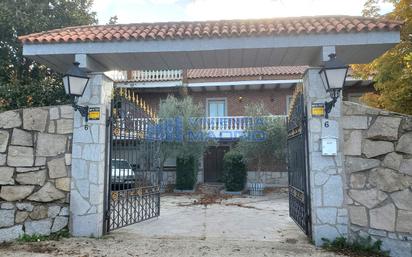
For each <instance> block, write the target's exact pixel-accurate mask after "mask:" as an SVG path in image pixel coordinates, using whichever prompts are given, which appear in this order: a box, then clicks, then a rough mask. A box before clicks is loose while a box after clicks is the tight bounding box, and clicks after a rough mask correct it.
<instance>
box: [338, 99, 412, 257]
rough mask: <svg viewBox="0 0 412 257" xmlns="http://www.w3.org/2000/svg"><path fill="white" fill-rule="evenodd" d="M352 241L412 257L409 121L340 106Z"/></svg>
mask: <svg viewBox="0 0 412 257" xmlns="http://www.w3.org/2000/svg"><path fill="white" fill-rule="evenodd" d="M342 113H343V115H344V119H345V120H346V122H345V127H344V145H345V168H346V169H345V172H346V181H347V184H346V192H347V199H346V202H347V205H348V211H349V220H350V237H351V238H353V239H356V238H357V237H367V236H368V235H370V236H371V237H372V239H373V240H381V241H382V242H383V243H382V247H383V249H384V250H390V251H391V252H390V254H391V256H396V257H410V256H412V242H411V240H412V191H411V186H412V117H411V116H405V115H400V114H397V113H391V112H387V111H382V110H378V109H373V108H369V107H366V106H362V105H359V104H355V103H351V102H344V104H343V109H342Z"/></svg>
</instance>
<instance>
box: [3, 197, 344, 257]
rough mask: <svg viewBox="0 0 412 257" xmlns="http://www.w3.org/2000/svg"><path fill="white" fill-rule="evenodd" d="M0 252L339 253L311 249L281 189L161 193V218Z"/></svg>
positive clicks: (32, 256) (5, 247)
mask: <svg viewBox="0 0 412 257" xmlns="http://www.w3.org/2000/svg"><path fill="white" fill-rule="evenodd" d="M0 256H9V257H12V256H30V257H37V256H119V257H120V256H165V257H166V256H171V257H172V256H178V257H183V256H194V257H195V256H196V257H197V256H216V257H225V256H248V257H249V256H250V257H252V256H253V257H254V256H279V257H280V256H282V257H285V256H291V257H292V256H325V257H326V256H341V255H336V254H333V253H329V252H324V251H322V250H318V249H316V248H315V247H314V246H313V245H311V244H310V243H309V242H308V240H307V238H306V236H305V235H304V234H303V233H302V232H301V231H300V230H299V228H298V227H297V226H296V225H295V224H294V223H293V221H292V220H291V219H290V218H289V216H288V199H287V194H285V193H275V194H270V195H268V196H263V197H256V196H254V197H249V196H247V197H239V196H237V197H229V198H227V199H221V198H202V196H201V195H165V196H162V210H161V216H160V217H159V218H157V219H153V220H149V221H146V222H142V223H139V224H135V225H131V226H128V227H125V228H122V229H119V230H116V231H113V232H112V233H111V234H110V235H108V236H105V237H103V238H101V239H92V238H82V239H79V238H68V239H64V240H61V241H58V242H54V241H50V242H38V243H24V244H18V243H14V244H8V245H2V246H0Z"/></svg>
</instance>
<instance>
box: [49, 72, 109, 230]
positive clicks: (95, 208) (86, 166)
mask: <svg viewBox="0 0 412 257" xmlns="http://www.w3.org/2000/svg"><path fill="white" fill-rule="evenodd" d="M112 90H113V82H112V81H111V80H110V79H109V78H107V77H106V76H105V75H103V74H101V73H95V74H91V75H90V80H89V84H88V86H87V87H86V89H85V92H84V94H83V96H82V97H80V98H79V105H83V106H85V105H88V106H89V107H94V108H100V119H98V120H90V121H89V122H88V129H87V130H86V129H85V127H84V125H86V124H85V120H84V118H83V117H81V115H80V113H79V112H75V114H74V129H73V155H72V166H73V172H72V176H71V187H70V194H71V198H70V206H71V208H70V231H71V234H72V235H73V236H94V237H100V236H102V235H103V232H104V227H103V226H104V206H103V204H104V190H105V186H104V185H105V168H106V167H105V163H106V156H107V155H106V154H107V153H106V151H107V149H108V147H107V144H108V140H109V137H108V131H107V129H108V127H107V126H106V122H107V119H108V116H109V115H108V113H110V102H111V99H112ZM56 166H57V164H56Z"/></svg>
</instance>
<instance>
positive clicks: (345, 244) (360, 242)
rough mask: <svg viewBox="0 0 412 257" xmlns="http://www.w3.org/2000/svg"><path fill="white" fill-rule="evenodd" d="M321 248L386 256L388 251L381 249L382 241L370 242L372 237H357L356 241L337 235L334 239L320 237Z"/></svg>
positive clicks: (347, 253)
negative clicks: (321, 241)
mask: <svg viewBox="0 0 412 257" xmlns="http://www.w3.org/2000/svg"><path fill="white" fill-rule="evenodd" d="M322 240H323V242H324V244H323V246H322V247H323V248H324V249H326V250H329V251H333V252H337V253H342V254H345V255H349V256H353V255H356V256H358V255H359V256H365V257H366V256H371V257H386V256H389V252H386V251H382V249H381V246H382V241H380V240H377V241H375V242H372V238H371V237H370V236H369V237H367V238H362V237H359V238H358V239H357V240H356V241H354V242H350V241H348V240H347V239H346V238H344V237H337V238H336V239H335V240H333V241H330V240H329V239H326V238H322Z"/></svg>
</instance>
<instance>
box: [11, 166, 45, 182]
mask: <svg viewBox="0 0 412 257" xmlns="http://www.w3.org/2000/svg"><path fill="white" fill-rule="evenodd" d="M46 174H47V173H46V170H39V171H35V172H26V173H18V174H17V176H16V181H17V182H18V183H19V184H21V185H39V186H43V185H44V183H45V182H46Z"/></svg>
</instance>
